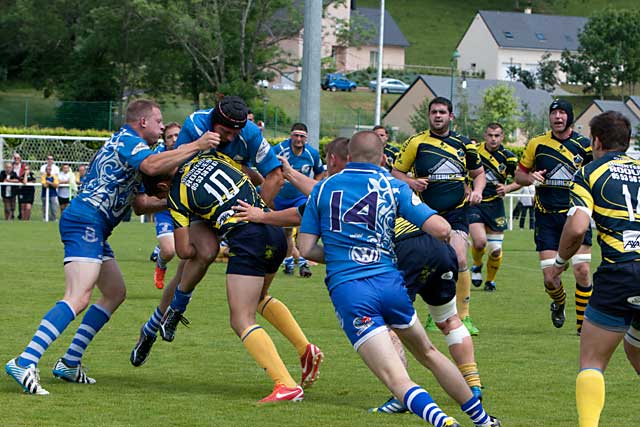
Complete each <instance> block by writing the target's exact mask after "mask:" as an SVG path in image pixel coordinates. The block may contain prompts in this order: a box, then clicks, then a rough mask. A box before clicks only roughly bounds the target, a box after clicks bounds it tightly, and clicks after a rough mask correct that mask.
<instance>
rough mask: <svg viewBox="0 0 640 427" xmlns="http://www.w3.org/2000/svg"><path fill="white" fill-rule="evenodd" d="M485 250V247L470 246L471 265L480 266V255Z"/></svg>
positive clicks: (481, 255) (482, 254)
mask: <svg viewBox="0 0 640 427" xmlns="http://www.w3.org/2000/svg"><path fill="white" fill-rule="evenodd" d="M486 251H487V250H486V249H485V248H482V249H476V248H475V247H473V246H471V257H472V258H473V265H475V266H476V267H482V257H483V256H484V253H485V252H486Z"/></svg>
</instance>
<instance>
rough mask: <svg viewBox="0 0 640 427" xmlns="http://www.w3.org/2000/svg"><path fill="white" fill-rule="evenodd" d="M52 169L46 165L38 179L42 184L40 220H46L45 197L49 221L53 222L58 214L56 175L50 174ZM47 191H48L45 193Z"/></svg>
mask: <svg viewBox="0 0 640 427" xmlns="http://www.w3.org/2000/svg"><path fill="white" fill-rule="evenodd" d="M52 170H53V167H52V166H51V165H46V167H45V169H44V173H43V174H42V176H41V177H40V180H41V182H42V194H41V197H42V219H43V220H46V218H47V208H46V206H47V197H48V200H49V221H55V220H56V218H57V212H58V175H55V174H53V173H52ZM47 190H49V191H48V192H47Z"/></svg>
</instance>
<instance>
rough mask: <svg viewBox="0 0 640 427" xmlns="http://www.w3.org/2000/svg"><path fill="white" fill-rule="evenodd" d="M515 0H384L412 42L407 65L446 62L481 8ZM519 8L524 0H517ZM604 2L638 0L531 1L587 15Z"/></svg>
mask: <svg viewBox="0 0 640 427" xmlns="http://www.w3.org/2000/svg"><path fill="white" fill-rule="evenodd" d="M356 2H357V7H373V8H379V7H380V0H356ZM515 3H516V2H515V1H514V0H456V1H446V0H445V1H442V0H386V1H385V7H386V8H387V10H388V11H389V12H390V13H391V16H393V19H394V20H395V21H396V23H397V24H398V26H399V27H400V29H401V30H402V32H403V33H404V35H405V37H406V38H407V40H408V41H409V43H411V46H410V47H409V48H408V49H407V51H406V58H405V63H406V64H409V65H435V66H445V67H446V66H449V61H450V60H451V53H452V52H453V51H454V50H455V48H456V46H457V44H458V42H459V41H460V39H461V38H462V36H463V35H464V32H465V30H466V29H467V26H468V25H469V24H470V23H471V20H472V19H473V17H474V16H475V14H476V12H477V11H478V10H480V9H486V10H504V11H512V10H514V5H515ZM519 3H520V6H521V8H522V7H523V6H524V5H526V4H528V1H527V0H520V1H519ZM607 6H610V7H616V8H623V7H627V8H638V7H640V2H638V1H637V0H545V1H540V0H536V1H533V12H534V13H547V14H557V15H575V16H589V15H590V14H592V13H593V12H594V11H597V10H600V9H603V8H605V7H607Z"/></svg>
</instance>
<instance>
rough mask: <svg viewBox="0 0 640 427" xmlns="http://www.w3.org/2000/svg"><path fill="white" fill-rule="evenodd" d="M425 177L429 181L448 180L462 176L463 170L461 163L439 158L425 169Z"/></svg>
mask: <svg viewBox="0 0 640 427" xmlns="http://www.w3.org/2000/svg"><path fill="white" fill-rule="evenodd" d="M427 174H428V175H427V178H429V179H430V180H431V181H449V180H452V179H456V178H463V177H464V176H465V171H464V168H463V167H462V165H459V164H456V163H454V162H452V161H451V160H449V159H441V160H440V161H439V162H438V163H436V165H435V166H434V167H432V168H431V169H429V170H428V171H427Z"/></svg>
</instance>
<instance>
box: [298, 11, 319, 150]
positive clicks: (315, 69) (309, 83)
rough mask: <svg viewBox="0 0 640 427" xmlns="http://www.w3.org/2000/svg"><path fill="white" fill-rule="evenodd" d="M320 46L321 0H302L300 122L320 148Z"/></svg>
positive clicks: (314, 144) (311, 142)
mask: <svg viewBox="0 0 640 427" xmlns="http://www.w3.org/2000/svg"><path fill="white" fill-rule="evenodd" d="M321 45H322V1H321V0H310V1H305V2H304V42H303V45H302V82H301V85H300V121H301V122H302V123H304V124H306V125H307V128H308V129H309V137H308V141H309V144H311V145H312V146H313V147H315V148H317V149H319V148H320V68H321V65H320V55H321Z"/></svg>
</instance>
